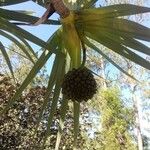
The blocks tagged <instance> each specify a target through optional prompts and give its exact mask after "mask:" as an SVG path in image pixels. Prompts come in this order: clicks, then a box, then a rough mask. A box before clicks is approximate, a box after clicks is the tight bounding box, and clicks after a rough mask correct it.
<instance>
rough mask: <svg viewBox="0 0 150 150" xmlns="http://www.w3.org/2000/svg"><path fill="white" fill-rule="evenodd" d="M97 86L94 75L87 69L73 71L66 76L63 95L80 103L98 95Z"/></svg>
mask: <svg viewBox="0 0 150 150" xmlns="http://www.w3.org/2000/svg"><path fill="white" fill-rule="evenodd" d="M96 90H97V86H96V81H95V79H94V76H93V74H92V73H91V71H90V70H89V69H87V68H86V67H83V68H78V69H73V70H71V71H69V72H68V73H67V74H66V75H65V76H64V80H63V83H62V93H63V94H64V95H65V96H66V97H67V98H68V99H72V100H75V101H78V102H82V101H87V100H88V99H91V98H92V97H93V95H94V94H95V93H96Z"/></svg>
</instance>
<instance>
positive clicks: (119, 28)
mask: <svg viewBox="0 0 150 150" xmlns="http://www.w3.org/2000/svg"><path fill="white" fill-rule="evenodd" d="M84 27H85V28H91V27H92V28H98V27H99V31H101V28H102V29H103V28H105V29H106V30H107V29H108V30H110V29H112V30H113V31H114V32H124V33H126V34H129V36H132V37H133V38H137V39H141V40H145V41H150V28H148V27H145V26H143V25H141V24H138V23H136V22H133V21H130V20H126V19H121V18H113V19H103V20H99V21H95V22H93V21H91V22H85V24H84Z"/></svg>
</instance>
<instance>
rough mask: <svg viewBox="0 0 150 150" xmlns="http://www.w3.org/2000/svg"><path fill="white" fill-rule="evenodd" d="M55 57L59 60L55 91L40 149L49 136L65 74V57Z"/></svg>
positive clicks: (61, 55) (60, 55)
mask: <svg viewBox="0 0 150 150" xmlns="http://www.w3.org/2000/svg"><path fill="white" fill-rule="evenodd" d="M56 57H58V58H59V66H58V70H57V75H56V85H55V89H54V96H53V100H52V105H51V110H50V113H49V117H48V125H47V131H46V135H45V137H44V142H43V146H42V148H43V147H44V145H45V142H46V140H47V137H48V136H49V135H50V126H51V123H52V120H53V116H54V113H55V111H56V107H57V103H58V99H59V95H60V90H61V83H62V79H63V76H64V73H65V66H64V64H65V56H64V54H61V53H60V54H58V55H56ZM60 75H61V76H60Z"/></svg>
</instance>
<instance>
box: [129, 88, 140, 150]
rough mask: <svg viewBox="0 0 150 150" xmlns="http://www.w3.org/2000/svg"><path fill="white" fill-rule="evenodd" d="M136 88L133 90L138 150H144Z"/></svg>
mask: <svg viewBox="0 0 150 150" xmlns="http://www.w3.org/2000/svg"><path fill="white" fill-rule="evenodd" d="M135 88H136V86H134V87H133V89H132V100H133V102H134V114H135V119H136V120H135V122H136V123H135V125H136V130H137V143H138V150H143V139H142V132H141V125H140V115H139V100H138V97H137V96H136V93H135Z"/></svg>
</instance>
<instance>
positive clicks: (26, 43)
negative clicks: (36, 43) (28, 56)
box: [18, 36, 38, 59]
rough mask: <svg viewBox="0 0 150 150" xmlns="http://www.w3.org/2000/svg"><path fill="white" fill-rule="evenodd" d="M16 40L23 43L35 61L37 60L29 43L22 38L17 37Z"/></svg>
mask: <svg viewBox="0 0 150 150" xmlns="http://www.w3.org/2000/svg"><path fill="white" fill-rule="evenodd" d="M18 38H19V39H20V40H21V41H22V42H23V43H24V45H25V46H26V47H27V48H28V50H29V51H30V52H31V53H32V55H33V56H34V58H35V59H38V57H37V55H36V53H35V52H34V50H33V49H32V47H31V46H30V45H29V43H28V42H27V41H26V40H25V39H24V38H22V37H20V36H18Z"/></svg>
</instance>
